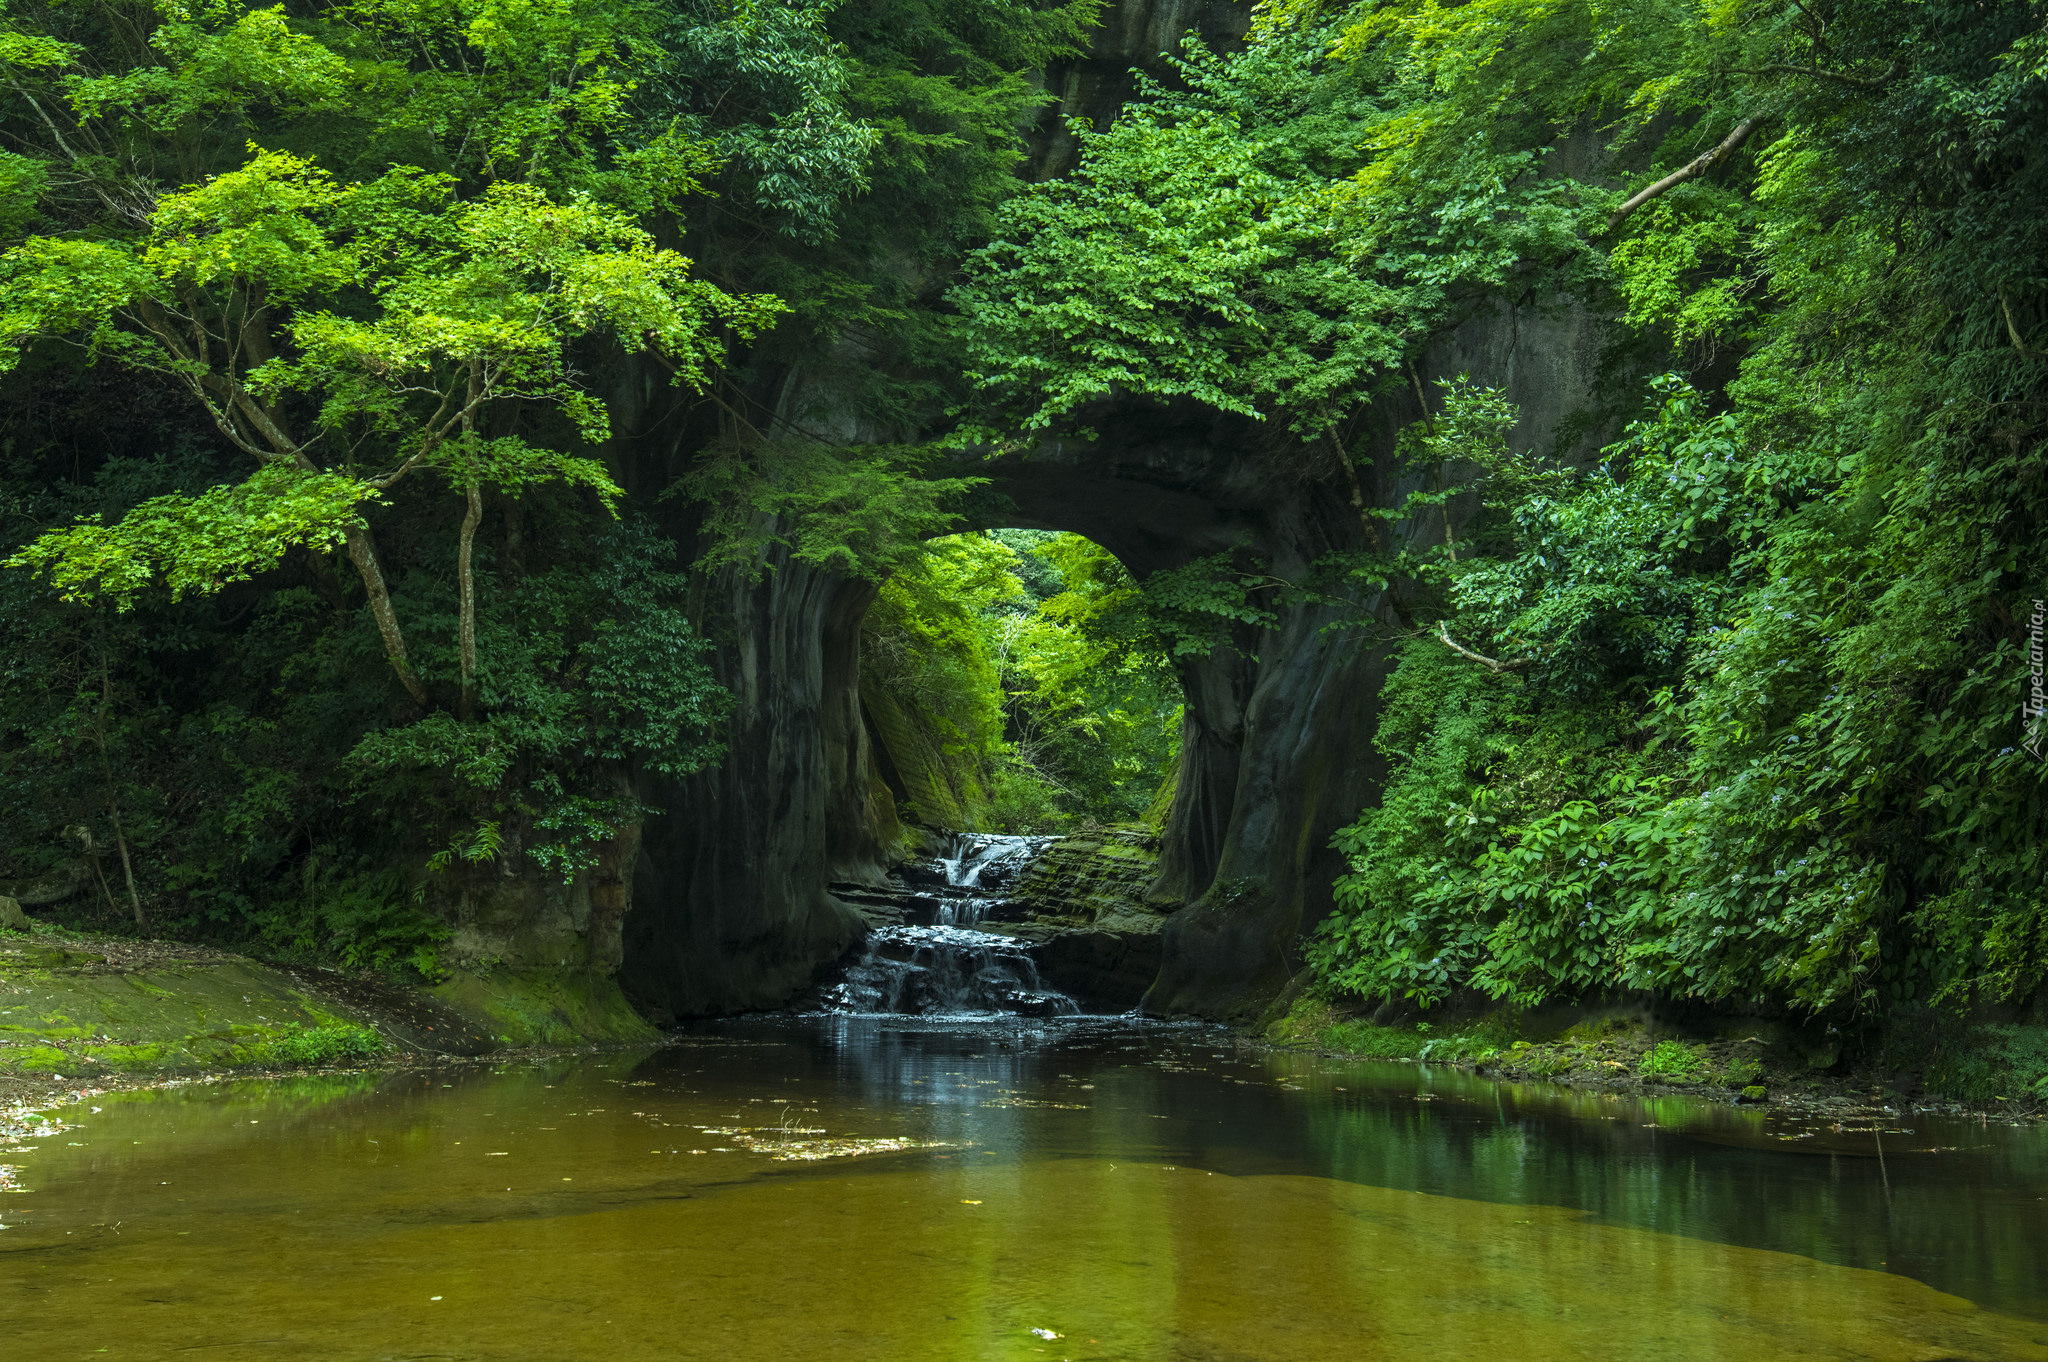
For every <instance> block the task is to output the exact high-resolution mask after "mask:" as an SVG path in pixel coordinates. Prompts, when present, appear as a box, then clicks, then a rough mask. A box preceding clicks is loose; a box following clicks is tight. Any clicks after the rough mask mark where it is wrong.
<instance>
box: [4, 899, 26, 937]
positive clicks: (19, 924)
mask: <svg viewBox="0 0 2048 1362" xmlns="http://www.w3.org/2000/svg"><path fill="white" fill-rule="evenodd" d="M28 927H29V923H28V914H27V913H24V912H22V911H21V905H20V904H19V903H17V902H15V901H14V900H13V899H11V898H8V897H5V896H0V932H25V931H27V930H28Z"/></svg>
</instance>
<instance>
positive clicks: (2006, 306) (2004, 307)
mask: <svg viewBox="0 0 2048 1362" xmlns="http://www.w3.org/2000/svg"><path fill="white" fill-rule="evenodd" d="M1998 306H1999V309H2000V310H2001V311H2002V312H2004V313H2005V334H2006V335H2008V336H2010V337H2012V348H2013V349H2015V350H2017V351H2019V352H2020V354H2021V355H2023V356H2025V357H2026V358H2028V359H2048V354H2043V353H2042V352H2041V351H2039V350H2030V349H2028V348H2027V346H2026V344H2025V343H2024V342H2022V341H2021V340H2020V329H2019V326H2018V325H2017V324H2016V323H2015V322H2014V321H2013V319H2012V303H2011V302H2010V301H2008V300H2007V298H2006V296H2005V290H2004V289H2000V290H1999V291H1998Z"/></svg>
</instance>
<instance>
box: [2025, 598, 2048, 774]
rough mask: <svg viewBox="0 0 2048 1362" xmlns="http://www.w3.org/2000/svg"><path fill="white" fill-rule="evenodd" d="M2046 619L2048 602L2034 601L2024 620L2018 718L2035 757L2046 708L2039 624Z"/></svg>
mask: <svg viewBox="0 0 2048 1362" xmlns="http://www.w3.org/2000/svg"><path fill="white" fill-rule="evenodd" d="M2044 620H2048V602H2044V601H2039V600H2037V601H2035V602H2034V614H2033V618H2031V619H2029V620H2028V621H2027V694H2026V698H2025V699H2023V700H2021V701H2020V722H2021V724H2023V725H2024V726H2025V728H2026V732H2027V737H2026V744H2025V745H2026V749H2027V751H2028V752H2029V753H2031V754H2032V756H2033V758H2034V760H2036V761H2039V760H2040V759H2041V716H2042V714H2043V712H2044V711H2048V690H2044V689H2043V687H2042V673H2043V667H2042V659H2041V625H2042V622H2043V621H2044Z"/></svg>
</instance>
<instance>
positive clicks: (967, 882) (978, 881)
mask: <svg viewBox="0 0 2048 1362" xmlns="http://www.w3.org/2000/svg"><path fill="white" fill-rule="evenodd" d="M1055 840H1056V839H1055V838H1051V837H1010V836H1005V835H1003V834H1002V833H995V832H956V833H954V834H952V840H951V843H950V845H948V846H947V848H946V850H945V852H944V853H943V854H942V855H940V856H938V857H936V858H934V860H933V862H932V864H933V865H934V866H935V867H936V868H937V869H938V870H939V871H940V872H941V873H942V874H943V875H944V876H945V887H946V888H947V889H954V890H963V891H965V892H964V893H955V894H941V895H940V897H939V911H938V921H939V923H940V924H941V925H944V926H965V925H967V924H969V923H975V922H979V921H981V920H982V918H984V917H986V916H988V910H989V908H991V907H993V906H996V905H999V904H1000V903H1001V902H1002V901H1003V900H1002V896H1001V891H1002V890H1004V889H1006V888H1008V887H1009V885H1010V884H1012V883H1013V882H1015V880H1016V878H1017V877H1018V876H1019V875H1021V874H1022V873H1023V871H1024V867H1026V866H1027V865H1029V864H1030V863H1031V862H1032V861H1033V860H1034V859H1035V858H1036V857H1037V855H1038V853H1039V852H1041V851H1043V850H1045V848H1046V846H1047V845H1048V844H1049V843H1051V842H1053V841H1055Z"/></svg>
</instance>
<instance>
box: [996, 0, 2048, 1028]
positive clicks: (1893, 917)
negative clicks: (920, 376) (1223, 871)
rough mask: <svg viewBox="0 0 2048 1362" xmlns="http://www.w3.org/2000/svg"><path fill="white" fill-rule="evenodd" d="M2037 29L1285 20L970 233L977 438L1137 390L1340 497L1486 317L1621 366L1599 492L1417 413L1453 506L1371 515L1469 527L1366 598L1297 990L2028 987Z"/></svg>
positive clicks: (1571, 472) (1385, 563)
mask: <svg viewBox="0 0 2048 1362" xmlns="http://www.w3.org/2000/svg"><path fill="white" fill-rule="evenodd" d="M2044 21H2048V11H2044V9H2043V7H2042V6H2041V5H2039V4H2038V3H2028V2H2027V0H2008V2H2006V3H1993V4H1975V3H1971V4H1961V3H1957V4H1944V3H1938V2H1937V3H1912V4H1907V3H1865V4H1857V5H1827V4H1821V5H1812V4H1806V3H1800V4H1794V5H1783V6H1780V5H1776V4H1739V5H1730V6H1717V7H1694V6H1689V5H1684V4H1652V5H1648V6H1643V5H1632V6H1622V7H1610V6H1607V5H1604V4H1600V3H1595V2H1591V0H1576V2H1574V3H1565V4H1541V5H1535V4H1527V3H1521V2H1520V0H1477V2H1475V3H1471V4H1465V5H1460V6H1454V7H1443V6H1439V5H1437V4H1434V3H1431V2H1430V0H1393V2H1392V3H1383V4H1370V5H1361V6H1355V7H1349V8H1347V7H1342V6H1328V5H1318V4H1313V3H1298V4H1284V3H1283V4H1274V5H1270V6H1268V7H1267V8H1266V10H1265V11H1264V12H1263V17H1262V20H1261V23H1260V26H1259V28H1258V30H1257V32H1256V33H1255V35H1254V41H1253V44H1252V46H1251V48H1250V49H1249V50H1248V51H1247V52H1245V53H1244V54H1242V55H1239V56H1235V57H1216V56H1212V55H1209V54H1205V53H1201V52H1191V53H1190V54H1189V56H1188V60H1187V64H1186V68H1185V74H1186V77H1187V79H1186V84H1185V88H1180V89H1172V90H1168V89H1154V90H1152V91H1149V92H1148V93H1147V95H1146V97H1145V98H1144V99H1143V100H1142V102H1141V104H1140V105H1139V106H1138V107H1137V108H1135V109H1133V110H1131V111H1129V112H1128V113H1127V114H1126V115H1125V116H1124V117H1123V118H1121V119H1119V120H1118V122H1117V123H1116V124H1115V125H1114V126H1113V127H1110V128H1108V129H1101V130H1087V129H1079V130H1077V131H1078V132H1079V135H1080V136H1081V137H1082V140H1083V142H1084V147H1085V150H1084V153H1083V158H1082V163H1081V168H1080V170H1079V171H1078V172H1077V174H1076V175H1075V176H1074V177H1072V178H1071V179H1070V180H1068V181H1065V182H1063V183H1060V184H1057V185H1050V186H1043V187H1040V188H1039V189H1037V190H1036V191H1034V192H1033V193H1032V194H1030V195H1027V196H1024V197H1022V198H1020V199H1018V200H1016V201H1013V203H1012V204H1011V205H1009V206H1008V207H1006V209H1005V210H1004V212H1003V214H1002V215H1001V221H1000V228H1001V230H1000V234H999V236H998V239H997V240H996V242H995V243H994V244H992V245H991V246H989V247H988V248H986V249H985V250H984V251H983V252H981V253H980V254H979V255H978V256H977V257H976V258H975V260H974V262H973V265H972V268H971V269H970V272H969V276H968V279H967V282H966V283H965V284H964V285H963V286H962V289H961V292H960V294H959V298H960V301H961V303H962V305H963V307H965V308H967V309H968V310H970V311H971V312H972V314H973V315H974V317H975V319H976V322H977V330H976V332H975V350H974V360H975V364H976V368H977V372H978V375H979V377H980V381H981V382H982V384H983V386H984V388H985V391H986V392H987V393H988V396H989V400H990V404H991V410H993V411H995V412H998V413H1001V414H1002V415H1001V416H1000V417H999V418H998V421H997V423H996V426H997V428H998V429H1002V428H1006V427H1007V428H1030V427H1034V426H1055V427H1057V426H1060V425H1062V424H1071V423H1073V422H1075V421H1079V420H1085V419H1086V410H1087V408H1086V403H1087V402H1088V401H1090V400H1091V399H1093V398H1097V397H1101V396H1105V395H1108V394H1112V393H1115V392H1119V391H1136V392H1142V393H1150V394H1154V395H1158V396H1162V397H1184V398H1185V397H1193V398H1197V399H1200V400H1202V401H1205V402H1208V403H1210V404H1212V405H1214V406H1217V407H1219V408H1222V409H1226V410H1233V411H1239V412H1245V413H1249V414H1254V415H1257V416H1259V417H1262V418H1268V419H1272V420H1275V421H1276V422H1284V423H1285V424H1286V425H1287V426H1288V427H1289V428H1291V429H1292V431H1293V432H1294V433H1295V434H1296V436H1297V437H1298V438H1299V440H1300V443H1301V445H1302V448H1303V450H1304V457H1305V458H1307V459H1309V461H1310V462H1311V463H1313V461H1314V457H1315V455H1316V454H1317V452H1318V451H1319V450H1321V449H1324V448H1328V449H1330V451H1331V457H1333V458H1334V457H1337V451H1338V450H1339V449H1345V454H1344V455H1343V457H1346V458H1348V457H1350V451H1349V450H1348V449H1346V441H1347V439H1348V435H1347V432H1348V431H1349V430H1350V429H1351V428H1352V427H1351V426H1350V425H1349V423H1350V422H1351V421H1352V420H1353V419H1354V418H1355V417H1356V415H1357V413H1358V412H1359V411H1360V410H1361V409H1362V407H1363V406H1364V404H1366V403H1368V402H1369V401H1370V400H1371V398H1372V397H1373V396H1374V394H1375V393H1382V394H1383V393H1385V392H1387V391H1388V390H1389V389H1390V388H1391V386H1392V385H1395V384H1398V383H1400V382H1402V381H1403V379H1404V377H1411V378H1412V375H1404V374H1403V373H1402V368H1403V366H1404V365H1405V364H1406V363H1407V362H1408V361H1409V360H1411V359H1412V358H1413V357H1414V356H1415V355H1416V353H1417V352H1418V350H1419V348H1420V342H1421V341H1422V340H1423V339H1424V338H1425V337H1426V336H1427V335H1428V334H1429V333H1431V332H1432V331H1434V330H1437V329H1438V328H1441V327H1442V326H1444V325H1446V324H1448V323H1452V322H1455V321H1457V320H1459V319H1461V318H1463V317H1467V316H1472V315H1475V314H1483V313H1484V312H1486V311H1487V310H1488V309H1489V308H1491V307H1492V306H1493V305H1494V304H1493V301H1492V300H1493V299H1494V298H1496V297H1498V296H1500V293H1501V292H1503V291H1506V292H1508V293H1510V294H1512V295H1515V296H1525V297H1526V296H1532V295H1534V296H1541V295H1547V296H1549V297H1552V298H1554V299H1558V300H1561V301H1562V300H1575V302H1576V305H1578V306H1581V307H1587V308H1591V309H1595V310H1598V311H1602V312H1605V313H1606V314H1607V315H1611V316H1615V317H1617V318H1619V320H1620V325H1619V327H1618V328H1617V331H1616V334H1615V336H1614V339H1613V343H1612V346H1611V349H1610V352H1609V373H1610V378H1612V379H1613V381H1612V382H1611V383H1610V390H1611V391H1612V392H1613V393H1614V394H1615V406H1616V407H1617V408H1618V409H1619V410H1620V412H1621V413H1622V414H1624V415H1629V416H1634V417H1635V419H1634V420H1633V422H1632V424H1630V425H1629V426H1628V429H1627V431H1626V433H1625V434H1623V435H1622V436H1621V438H1619V439H1618V440H1615V441H1614V442H1612V443H1610V444H1608V445H1607V447H1606V448H1604V449H1603V450H1601V451H1600V453H1599V454H1598V456H1597V458H1595V459H1593V460H1591V461H1590V466H1586V462H1584V461H1581V462H1560V461H1559V460H1558V458H1557V457H1556V456H1557V455H1558V454H1560V453H1564V452H1566V451H1568V449H1569V447H1570V445H1571V442H1572V439H1573V438H1575V437H1576V436H1577V435H1579V434H1581V433H1582V432H1583V431H1584V430H1585V429H1586V428H1587V427H1586V426H1584V425H1582V426H1580V427H1578V428H1577V429H1576V430H1573V429H1570V428H1567V429H1565V430H1562V431H1560V432H1559V435H1560V439H1559V447H1558V448H1557V449H1555V450H1553V449H1538V450H1520V449H1513V448H1511V447H1510V445H1509V442H1508V438H1507V433H1508V431H1509V430H1510V428H1511V427H1512V426H1513V424H1514V421H1515V418H1516V412H1515V411H1514V410H1513V408H1512V406H1511V405H1510V404H1509V403H1507V402H1506V400H1505V399H1504V398H1503V396H1502V395H1501V394H1499V393H1495V392H1489V391H1486V390H1483V389H1479V388H1476V387H1474V386H1472V385H1470V384H1451V385H1447V386H1446V388H1445V389H1444V390H1443V391H1440V392H1437V393H1435V394H1433V395H1431V397H1430V399H1429V402H1430V406H1431V407H1432V408H1433V409H1434V410H1433V414H1432V419H1431V420H1429V421H1428V422H1425V423H1423V424H1421V425H1419V426H1418V427H1417V428H1415V429H1414V430H1412V431H1410V432H1409V433H1408V436H1407V438H1406V439H1405V441H1404V444H1403V456H1404V458H1405V460H1406V463H1405V465H1404V467H1403V468H1400V469H1394V470H1389V471H1391V472H1393V473H1395V474H1397V475H1403V476H1410V477H1413V478H1416V479H1418V480H1419V481H1420V482H1421V483H1422V484H1423V485H1425V486H1427V485H1428V471H1429V470H1440V469H1445V468H1449V469H1452V470H1457V479H1458V482H1457V485H1456V486H1454V487H1437V488H1435V489H1434V490H1433V491H1430V492H1426V493H1425V494H1419V495H1418V496H1417V497H1415V498H1411V500H1410V502H1409V504H1408V505H1407V506H1406V507H1405V508H1404V509H1405V510H1407V511H1411V512H1412V511H1416V510H1419V509H1421V506H1422V503H1423V502H1425V501H1440V500H1443V499H1445V498H1446V497H1448V498H1450V499H1451V500H1452V502H1453V504H1454V505H1456V506H1459V507H1461V508H1463V511H1464V514H1463V515H1462V517H1461V518H1462V520H1463V529H1462V531H1461V533H1460V534H1459V535H1458V536H1457V537H1456V539H1454V540H1453V542H1451V543H1436V542H1423V541H1421V540H1417V539H1416V538H1415V537H1414V536H1415V533H1416V531H1417V529H1419V527H1420V526H1421V525H1422V524H1424V523H1436V524H1441V521H1440V520H1439V521H1434V522H1428V521H1426V520H1425V518H1422V517H1417V518H1416V519H1414V520H1412V521H1409V522H1407V523H1406V526H1405V528H1406V529H1407V532H1408V536H1409V537H1408V539H1407V540H1406V542H1405V543H1404V544H1403V545H1401V546H1400V547H1399V548H1389V549H1386V550H1384V551H1382V553H1381V554H1380V558H1381V560H1382V561H1381V566H1380V568H1379V571H1380V572H1381V573H1382V574H1383V575H1384V577H1385V578H1386V579H1387V580H1390V581H1394V582H1397V583H1406V584H1407V586H1406V588H1405V590H1404V591H1403V592H1402V594H1401V595H1400V596H1397V598H1396V599H1397V600H1405V602H1406V604H1405V605H1399V606H1395V607H1392V608H1390V609H1389V610H1387V611H1384V612H1382V613H1381V614H1380V615H1378V616H1377V617H1376V618H1374V619H1372V620H1370V621H1367V623H1368V624H1369V625H1370V626H1371V627H1373V628H1374V629H1376V630H1377V631H1378V632H1379V633H1380V636H1381V637H1385V638H1388V639H1390V641H1391V642H1392V644H1393V646H1397V647H1398V648H1399V649H1400V664H1399V668H1398V670H1397V672H1396V674H1395V677H1394V680H1393V682H1392V685H1391V688H1390V690H1389V692H1388V694H1387V696H1386V705H1385V709H1384V719H1383V723H1382V727H1381V729H1380V734H1379V742H1380V746H1381V750H1382V751H1383V752H1384V753H1385V754H1386V757H1387V759H1388V760H1389V762H1390V763H1391V766H1392V776H1391V779H1390V782H1389V783H1388V785H1387V787H1386V789H1385V792H1384V795H1383V797H1382V799H1381V800H1380V802H1379V804H1378V806H1377V807H1375V808H1372V809H1369V810H1368V811H1367V812H1366V813H1365V814H1364V815H1363V816H1362V817H1361V818H1360V820H1359V821H1358V822H1357V824H1356V825H1355V826H1353V827H1351V828H1350V829H1348V830H1347V831H1346V832H1345V833H1344V834H1343V835H1342V837H1341V838H1340V845H1341V847H1342V849H1343V850H1344V851H1346V852H1347V853H1348V854H1349V855H1350V857H1351V859H1352V864H1353V867H1354V869H1353V872H1352V873H1351V874H1350V875H1348V876H1347V877H1345V878H1344V880H1343V881H1342V882H1341V883H1340V884H1339V886H1338V896H1339V902H1340V911H1339V913H1338V914H1337V915H1336V916H1335V917H1334V918H1332V919H1331V920H1330V921H1329V922H1328V923H1327V924H1326V925H1325V929H1324V931H1323V933H1322V934H1321V936H1320V937H1319V939H1318V941H1317V943H1316V944H1315V946H1314V948H1313V952H1312V955H1313V959H1314V961H1315V963H1316V964H1317V965H1318V967H1319V970H1320V972H1321V975H1322V977H1323V979H1324V981H1325V983H1326V985H1327V986H1331V987H1336V988H1340V989H1343V990H1347V991H1351V992H1354V993H1356V994H1358V995H1362V996H1365V997H1385V996H1408V997H1412V998H1416V999H1420V1000H1421V1001H1423V1002H1424V1003H1429V1002H1433V1001H1437V1000H1441V999H1443V998H1444V997H1446V996H1448V995H1450V994H1452V993H1454V992H1456V991H1459V990H1464V989H1478V990H1483V991H1484V992H1486V993H1490V994H1492V995H1494V996H1496V997H1501V998H1506V999H1510V1000H1513V1001H1516V1002H1520V1003H1532V1002H1536V1001H1541V1000H1544V999H1551V998H1568V997H1576V996H1584V995H1587V994H1590V993H1597V992H1601V991H1604V990H1611V989H1615V988H1621V987H1630V988H1642V989H1654V990H1658V991H1661V992H1664V993H1667V994H1673V995H1681V996H1699V997H1705V998H1713V999H1727V1000H1744V1001H1750V1000H1754V1001H1760V1002H1764V1003H1768V1004H1773V1005H1790V1006H1793V1007H1795V1008H1799V1009H1805V1010H1814V1011H1819V1010H1826V1011H1830V1012H1833V1013H1836V1014H1845V1015H1854V1014H1862V1015H1876V1014H1882V1013H1885V1012H1889V1011H1894V1010H1896V1009H1898V1008H1900V1007H1906V1006H1917V1005H1922V1004H1926V1003H1930V1002H1949V1003H1960V1002H1966V1001H1971V1000H1977V999H1983V1000H1996V999H2013V998H2023V997H2025V996H2026V995H2027V994H2028V993H2029V992H2031V991H2032V990H2033V989H2034V987H2035V986H2036V985H2037V984H2038V983H2039V982H2040V981H2041V980H2042V978H2043V976H2044V973H2048V902H2044V900H2043V892H2044V891H2043V889H2042V885H2043V881H2044V875H2043V871H2044V869H2048V866H2044V852H2043V850H2042V848H2043V845H2044V841H2048V808H2044V800H2043V796H2044V788H2048V780H2044V773H2043V766H2042V762H2041V756H2042V752H2041V744H2040V740H2039V724H2038V721H2035V720H2032V719H2030V717H2029V715H2028V714H2027V713H2026V712H2025V710H2024V705H2025V703H2026V700H2027V696H2028V693H2029V692H2028V681H2029V667H2028V657H2029V654H2028V649H2029V647H2030V636H2029V632H2028V631H2029V628H2030V627H2036V626H2032V625H2031V624H2030V616H2032V615H2033V614H2034V613H2035V607H2034V604H2033V603H2034V602H2035V601H2036V600H2037V599H2038V598H2040V597H2042V596H2044V595H2048V560H2044V554H2048V521H2044V510H2048V506H2044V498H2048V488H2044V480H2043V450H2044V446H2043V441H2042V435H2043V430H2044V424H2043V409H2044V404H2048V389H2044V383H2043V379H2044V376H2048V354H2044V349H2048V341H2044V329H2048V320H2044V319H2048V276H2044V273H2043V269H2042V261H2043V260H2044V259H2048V252H2044V247H2048V241H2044V239H2043V234H2044V233H2048V214H2044V212H2043V209H2044V208H2048V192H2044V191H2048V185H2044V183H2043V178H2042V177H2043V174H2044V167H2043V162H2042V159H2041V157H2040V155H2039V148H2040V146H2041V145H2043V142H2044V138H2048V26H2044ZM1132 243H1136V244H1137V247H1136V248H1135V249H1133V246H1132ZM1666 371H1669V372H1668V373H1667V372H1666ZM1630 372H1633V373H1635V374H1640V375H1644V376H1645V377H1644V378H1643V379H1640V380H1637V381H1636V382H1635V383H1634V384H1629V383H1627V382H1626V381H1625V376H1626V375H1627V374H1629V373H1630ZM1659 374H1663V375H1664V376H1662V377H1653V376H1655V375H1659ZM1586 415H1587V419H1588V421H1589V422H1590V423H1591V424H1592V425H1594V426H1597V425H1598V423H1599V421H1600V420H1601V419H1602V413H1599V412H1592V413H1587V414H1586ZM1609 419H1611V418H1609ZM1326 437H1327V438H1326ZM1410 485H1415V484H1414V483H1411V484H1410ZM1314 585H1315V584H1314V583H1300V584H1297V586H1298V587H1300V588H1301V589H1313V587H1314ZM2031 646H2032V647H2033V648H2034V649H2035V650H2036V651H2035V653H2034V656H2036V657H2038V655H2039V654H2038V649H2039V647H2040V643H2039V639H2038V634H2036V635H2034V636H2033V637H2032V640H2031Z"/></svg>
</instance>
